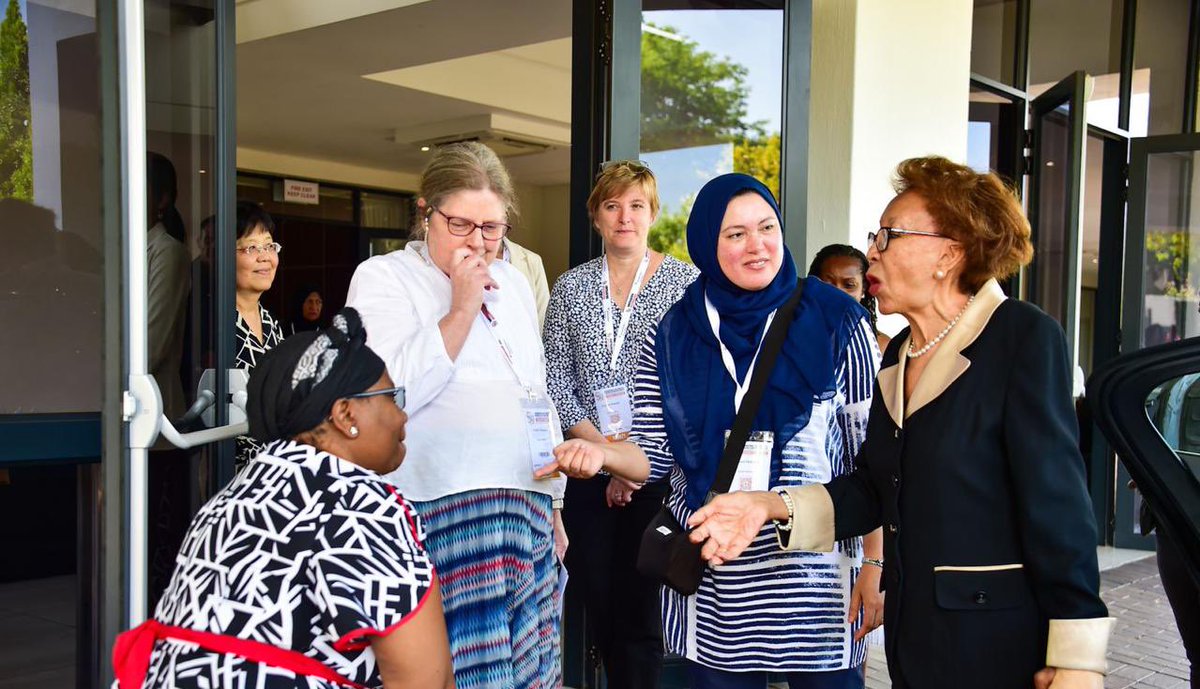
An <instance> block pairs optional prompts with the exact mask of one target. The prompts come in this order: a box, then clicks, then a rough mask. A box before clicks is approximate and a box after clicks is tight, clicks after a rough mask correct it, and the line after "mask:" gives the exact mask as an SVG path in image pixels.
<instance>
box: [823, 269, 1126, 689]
mask: <svg viewBox="0 0 1200 689" xmlns="http://www.w3.org/2000/svg"><path fill="white" fill-rule="evenodd" d="M907 347H908V331H907V330H906V331H904V332H902V333H901V334H900V335H899V336H897V337H896V338H895V339H894V340H892V344H891V346H890V347H888V350H887V353H886V355H885V356H884V358H883V367H882V369H881V370H880V373H879V378H878V379H877V381H876V386H875V398H874V400H873V402H872V407H871V415H870V421H869V422H868V427H867V438H866V441H865V444H864V445H863V448H862V451H861V453H860V454H859V457H858V459H857V469H856V471H854V472H853V473H851V474H848V475H846V476H843V477H841V478H839V479H836V480H834V481H833V482H832V483H830V484H828V485H827V486H826V490H827V491H828V493H829V496H830V497H831V498H832V502H833V510H834V532H835V534H834V536H835V538H838V539H841V538H847V537H849V536H855V535H859V534H865V533H868V532H870V531H872V530H873V529H875V528H876V527H878V526H880V525H882V526H883V535H884V557H885V567H884V577H883V580H882V581H883V584H882V586H883V588H885V590H886V591H887V599H886V603H885V627H886V630H887V631H886V638H887V653H888V662H889V669H890V672H891V675H892V679H893V683H894V686H897V687H973V688H977V689H978V688H983V687H997V688H1005V689H1008V688H1014V689H1015V688H1016V687H1022V688H1024V687H1029V686H1031V685H1032V678H1033V675H1034V673H1035V672H1037V671H1038V670H1040V669H1041V668H1042V667H1044V666H1045V665H1046V660H1047V642H1048V639H1047V636H1048V627H1049V626H1050V625H1049V621H1050V620H1059V619H1071V620H1074V619H1079V618H1106V617H1107V615H1108V611H1107V609H1106V608H1105V605H1104V603H1103V602H1102V601H1101V600H1100V596H1099V594H1098V589H1099V574H1098V570H1097V565H1096V542H1097V541H1096V527H1095V524H1094V521H1093V517H1092V509H1091V502H1090V500H1089V497H1088V493H1087V489H1086V486H1085V478H1084V475H1085V474H1084V464H1083V459H1082V457H1081V456H1080V453H1079V448H1078V427H1077V426H1078V424H1077V423H1076V419H1075V414H1074V409H1073V407H1072V401H1071V380H1072V376H1071V373H1072V372H1071V370H1070V364H1069V359H1068V357H1067V350H1066V342H1065V338H1064V337H1063V333H1062V329H1061V328H1060V327H1059V326H1058V324H1057V323H1056V322H1055V321H1054V320H1053V319H1051V318H1050V317H1049V316H1047V315H1046V314H1045V313H1043V312H1042V311H1040V310H1039V309H1038V308H1037V307H1035V306H1032V305H1030V304H1028V303H1024V302H1020V301H1015V300H1011V299H1005V298H1004V295H1003V293H1002V292H1001V291H1000V288H999V286H997V285H996V284H995V283H994V282H989V283H988V285H985V287H984V288H983V289H982V290H981V291H980V293H979V295H977V298H976V302H975V303H974V304H972V307H971V308H970V309H968V311H967V312H966V313H965V314H964V317H963V319H962V320H960V322H959V323H958V324H957V326H956V327H955V328H954V329H953V330H951V333H950V335H948V336H947V338H946V339H945V340H943V342H942V343H941V344H940V346H939V347H938V348H935V349H934V350H933V352H931V353H930V354H929V355H927V356H930V357H931V359H930V361H929V363H928V365H927V366H926V368H925V370H924V371H923V372H922V376H921V379H920V381H919V382H918V384H917V386H916V388H915V389H914V390H913V394H912V395H911V397H910V400H909V403H908V408H907V409H905V408H904V406H905V405H904V399H903V391H904V384H903V376H904V364H905V361H904V357H902V355H901V352H902V351H903V350H905V349H907ZM1096 621H1097V622H1100V623H1101V624H1100V625H1099V627H1102V628H1103V629H1104V632H1103V633H1104V639H1105V640H1106V639H1107V633H1108V632H1107V630H1108V627H1109V626H1111V623H1110V622H1108V621H1107V620H1100V619H1097V620H1096ZM1051 643H1053V640H1051ZM1099 655H1100V656H1101V659H1100V662H1101V663H1102V662H1103V651H1102V650H1101V651H1100V652H1099Z"/></svg>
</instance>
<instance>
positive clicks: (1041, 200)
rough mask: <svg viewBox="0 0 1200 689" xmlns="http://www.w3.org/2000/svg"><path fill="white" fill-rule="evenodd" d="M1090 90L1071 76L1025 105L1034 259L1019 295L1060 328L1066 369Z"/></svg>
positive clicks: (1072, 347)
mask: <svg viewBox="0 0 1200 689" xmlns="http://www.w3.org/2000/svg"><path fill="white" fill-rule="evenodd" d="M1091 85H1092V79H1091V77H1089V76H1088V75H1087V74H1085V73H1083V72H1075V73H1074V74H1072V75H1071V76H1069V77H1067V78H1066V79H1063V80H1062V81H1060V82H1058V83H1057V84H1055V85H1054V86H1053V87H1051V88H1050V89H1049V90H1047V91H1046V92H1045V93H1043V94H1042V95H1041V96H1039V97H1037V98H1036V99H1034V100H1033V101H1032V102H1031V103H1030V109H1031V110H1032V117H1033V130H1032V160H1031V166H1030V173H1029V177H1030V179H1029V222H1030V225H1031V226H1032V227H1033V244H1034V254H1033V263H1031V264H1030V266H1029V268H1028V269H1027V271H1026V274H1025V279H1026V285H1025V288H1024V290H1023V291H1024V297H1025V298H1026V299H1028V300H1029V301H1032V302H1033V303H1035V304H1037V305H1038V306H1040V307H1041V308H1042V309H1043V310H1044V311H1045V312H1046V313H1048V314H1050V315H1051V316H1053V317H1054V318H1055V319H1056V320H1058V322H1059V323H1060V324H1061V325H1062V327H1063V330H1064V331H1065V332H1066V335H1067V347H1068V351H1070V352H1071V365H1072V367H1074V366H1075V365H1077V364H1078V362H1079V318H1078V313H1077V312H1078V304H1079V291H1080V289H1079V285H1080V261H1081V250H1080V246H1081V245H1080V236H1081V233H1082V221H1083V208H1082V203H1083V170H1084V158H1085V156H1086V148H1085V140H1086V136H1087V113H1086V107H1087V95H1088V92H1089V91H1090V90H1091Z"/></svg>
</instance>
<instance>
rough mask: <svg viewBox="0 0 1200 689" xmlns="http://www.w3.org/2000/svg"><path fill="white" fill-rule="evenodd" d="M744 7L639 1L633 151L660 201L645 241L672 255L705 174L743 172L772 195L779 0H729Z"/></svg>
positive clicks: (779, 107) (779, 109)
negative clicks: (637, 136)
mask: <svg viewBox="0 0 1200 689" xmlns="http://www.w3.org/2000/svg"><path fill="white" fill-rule="evenodd" d="M664 5H669V7H670V8H671V9H661V7H663V6H664ZM745 6H747V3H745V2H735V1H732V0H729V1H725V2H704V3H699V2H696V3H691V2H675V1H672V2H662V1H658V0H645V2H643V5H642V93H641V103H642V118H641V151H642V154H641V157H642V159H643V160H645V161H646V162H647V163H649V164H650V167H651V168H652V169H653V170H654V173H655V175H656V176H657V178H658V191H659V197H660V199H661V203H662V211H661V212H660V214H659V219H658V221H657V222H656V223H655V224H654V226H653V227H651V229H650V244H651V246H652V247H654V248H655V249H657V250H660V251H664V252H667V253H670V254H673V255H675V256H677V257H680V258H685V259H686V257H687V248H686V243H685V241H684V229H685V227H686V225H687V214H688V212H689V211H690V209H691V202H692V199H694V198H695V195H696V192H698V191H699V190H700V187H701V186H703V184H704V183H705V182H706V181H708V180H709V179H711V178H712V177H713V176H715V175H719V174H722V173H726V172H735V171H736V172H745V173H747V174H750V175H753V176H755V177H757V178H759V179H761V180H762V181H763V182H764V183H765V184H766V185H767V186H768V187H770V189H771V190H772V191H773V192H774V193H775V195H776V197H778V195H779V164H780V162H779V161H780V142H781V137H780V132H781V119H782V113H783V90H782V88H783V3H782V2H760V3H753V4H752V6H753V7H754V8H755V9H733V8H734V7H745ZM692 7H704V8H705V9H691V8H692ZM679 8H688V9H679ZM730 36H742V37H753V39H752V40H749V39H748V40H736V41H731V40H729V37H730Z"/></svg>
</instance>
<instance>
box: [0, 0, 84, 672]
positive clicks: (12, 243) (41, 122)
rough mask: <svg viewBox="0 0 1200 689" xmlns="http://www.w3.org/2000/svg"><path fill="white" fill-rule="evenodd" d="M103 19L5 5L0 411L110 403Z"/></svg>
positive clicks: (40, 4)
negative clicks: (106, 391)
mask: <svg viewBox="0 0 1200 689" xmlns="http://www.w3.org/2000/svg"><path fill="white" fill-rule="evenodd" d="M94 15H95V12H94V7H91V6H89V5H88V3H63V2H50V1H42V0H27V2H7V1H6V2H4V3H2V4H0V22H2V23H3V26H2V27H0V55H3V56H5V59H0V117H3V118H4V119H3V121H0V228H3V232H4V237H5V249H4V251H3V252H0V323H2V324H3V327H2V328H0V352H3V356H0V381H2V382H0V413H5V414H11V413H25V414H30V413H32V414H38V413H56V412H97V411H99V410H100V397H101V359H100V356H101V337H102V333H103V328H102V321H101V297H102V295H103V292H104V289H103V287H104V285H103V255H102V253H101V251H102V241H101V216H100V210H101V204H100V189H101V183H100V85H99V72H98V69H97V66H98V65H99V55H98V52H97V42H96V19H95V16H94ZM9 57H13V58H16V59H8V58H9ZM3 674H4V673H3V672H0V675H3Z"/></svg>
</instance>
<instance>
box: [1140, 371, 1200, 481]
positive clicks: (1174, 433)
mask: <svg viewBox="0 0 1200 689" xmlns="http://www.w3.org/2000/svg"><path fill="white" fill-rule="evenodd" d="M1146 416H1148V417H1149V418H1150V421H1151V423H1153V424H1154V427H1155V428H1157V429H1158V432H1159V435H1161V436H1162V438H1163V441H1164V442H1166V444H1167V446H1168V447H1170V448H1171V449H1172V450H1174V451H1175V454H1176V455H1177V456H1178V457H1179V460H1180V461H1181V462H1183V463H1184V464H1185V465H1186V466H1187V467H1188V469H1190V470H1191V473H1192V476H1194V477H1196V478H1197V479H1200V373H1190V374H1188V375H1185V376H1181V377H1179V378H1175V379H1172V380H1169V381H1167V382H1165V383H1163V384H1162V385H1159V386H1158V387H1156V388H1155V389H1154V390H1153V391H1152V392H1151V393H1150V395H1149V396H1148V397H1147V398H1146Z"/></svg>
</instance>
